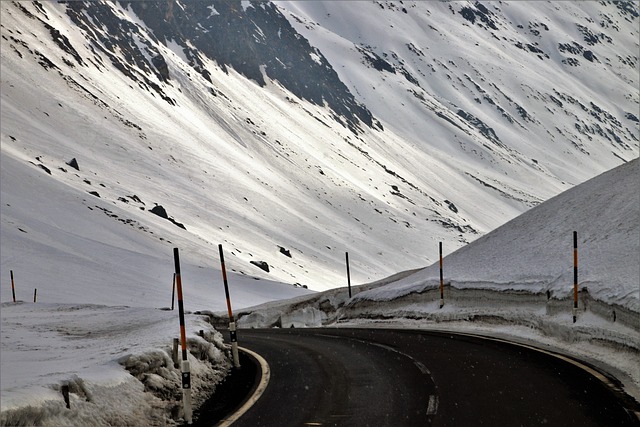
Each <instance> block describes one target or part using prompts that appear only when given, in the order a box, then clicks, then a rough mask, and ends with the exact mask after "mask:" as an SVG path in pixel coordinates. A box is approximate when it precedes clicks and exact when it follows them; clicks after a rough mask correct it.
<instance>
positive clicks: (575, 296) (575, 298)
mask: <svg viewBox="0 0 640 427" xmlns="http://www.w3.org/2000/svg"><path fill="white" fill-rule="evenodd" d="M577 315H578V232H577V231H574V232H573V323H576V317H577Z"/></svg>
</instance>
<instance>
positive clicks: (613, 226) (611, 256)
mask: <svg viewBox="0 0 640 427" xmlns="http://www.w3.org/2000/svg"><path fill="white" fill-rule="evenodd" d="M639 168H640V160H638V159H635V160H633V161H632V162H630V163H627V164H625V165H622V166H619V167H617V168H615V169H613V170H612V171H608V172H606V173H603V174H602V175H599V176H598V177H596V178H593V179H591V180H589V181H587V182H585V183H583V184H581V185H579V186H577V187H574V188H572V189H571V190H568V191H566V192H564V193H562V194H560V195H558V196H556V197H554V198H552V199H551V200H548V201H547V202H545V203H543V204H541V205H539V206H536V207H535V208H533V209H531V210H529V211H527V212H525V213H524V214H522V215H520V216H518V217H517V218H515V219H513V220H511V221H509V222H508V223H506V224H504V225H503V226H501V227H499V228H497V229H496V230H494V231H492V232H491V233H489V234H486V235H485V236H483V237H481V238H479V239H477V240H475V241H474V242H473V243H471V244H469V245H467V246H465V247H463V248H460V249H459V250H457V251H456V252H454V253H452V254H450V255H449V256H447V257H446V259H445V260H446V264H445V268H444V271H445V274H444V278H445V281H446V282H447V283H449V284H450V285H451V286H453V287H455V288H465V289H492V290H495V291H505V290H515V291H522V292H527V293H531V294H544V293H546V292H549V297H550V298H555V299H568V298H569V297H570V295H571V294H572V291H573V231H577V233H578V267H579V269H578V271H579V276H578V283H579V289H580V290H581V291H585V290H588V292H589V294H590V295H591V296H593V297H594V298H595V299H597V300H600V301H602V302H604V303H607V304H612V305H617V306H619V307H624V308H626V309H628V310H631V311H633V312H635V313H638V312H640V269H639V268H638V261H639V257H640V223H639V222H638V218H640V192H638V176H639V172H640V169H639ZM439 270H440V267H439V263H436V264H434V265H432V266H430V267H428V268H426V269H423V270H421V271H419V272H417V273H415V274H413V275H411V276H408V277H406V278H403V279H401V280H399V281H397V282H395V283H392V284H389V285H386V286H383V287H380V288H377V289H374V290H371V291H368V292H362V293H360V294H358V295H357V296H356V297H355V299H356V301H357V300H366V299H372V300H389V299H394V298H398V297H400V296H403V295H406V294H408V293H411V292H423V291H424V290H425V289H426V288H427V287H431V288H435V287H437V286H438V284H439V274H440V271H439Z"/></svg>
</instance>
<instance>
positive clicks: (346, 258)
mask: <svg viewBox="0 0 640 427" xmlns="http://www.w3.org/2000/svg"><path fill="white" fill-rule="evenodd" d="M344 256H345V260H346V262H347V287H348V288H349V298H351V273H349V252H345V253H344Z"/></svg>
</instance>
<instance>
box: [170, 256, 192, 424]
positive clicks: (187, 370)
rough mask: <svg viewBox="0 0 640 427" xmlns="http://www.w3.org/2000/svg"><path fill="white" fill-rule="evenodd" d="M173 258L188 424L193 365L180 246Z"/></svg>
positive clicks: (183, 395) (183, 391)
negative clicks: (186, 316)
mask: <svg viewBox="0 0 640 427" xmlns="http://www.w3.org/2000/svg"><path fill="white" fill-rule="evenodd" d="M173 259H174V261H175V268H176V287H177V288H178V312H179V313H178V315H179V316H180V343H181V345H182V365H181V367H182V369H181V371H182V400H183V404H184V419H185V421H186V422H187V423H188V424H191V421H192V412H193V410H192V408H191V366H190V365H189V361H188V360H187V332H186V330H185V326H184V304H183V302H182V301H183V300H182V279H181V277H180V256H179V254H178V248H173Z"/></svg>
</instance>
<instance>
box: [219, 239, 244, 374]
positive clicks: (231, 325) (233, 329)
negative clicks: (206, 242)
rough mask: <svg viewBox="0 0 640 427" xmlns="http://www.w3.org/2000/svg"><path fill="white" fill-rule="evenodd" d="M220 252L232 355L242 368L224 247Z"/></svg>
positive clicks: (220, 247) (220, 246)
mask: <svg viewBox="0 0 640 427" xmlns="http://www.w3.org/2000/svg"><path fill="white" fill-rule="evenodd" d="M218 250H219V251H220V265H221V267H222V281H223V282H224V294H225V297H226V298H227V311H228V312H229V335H231V353H232V354H233V366H235V367H236V368H239V367H240V357H239V355H238V336H237V334H236V322H235V320H234V319H233V311H231V298H230V297H229V282H228V281H227V268H226V267H225V265H224V252H223V251H222V245H218Z"/></svg>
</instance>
